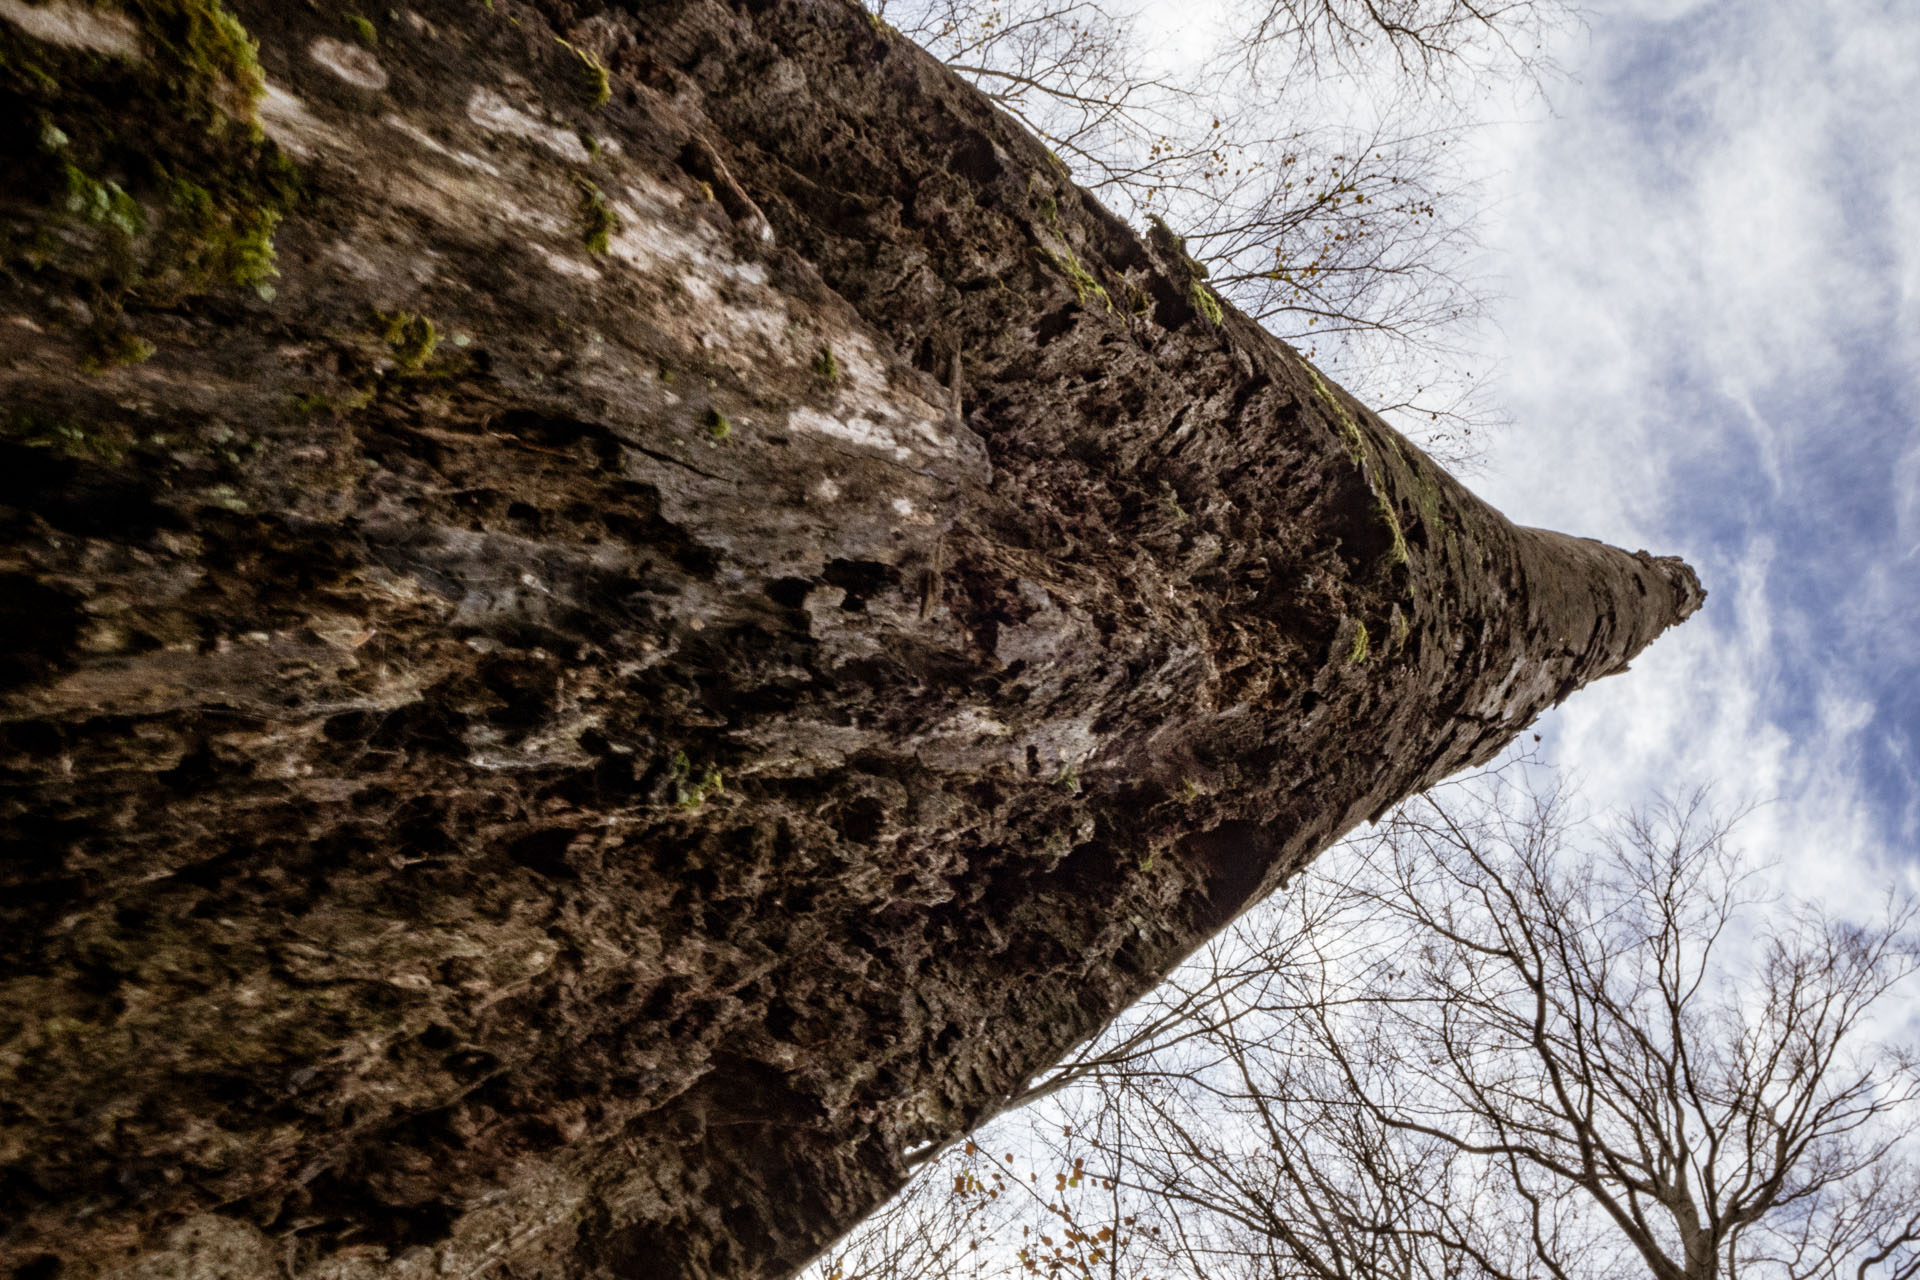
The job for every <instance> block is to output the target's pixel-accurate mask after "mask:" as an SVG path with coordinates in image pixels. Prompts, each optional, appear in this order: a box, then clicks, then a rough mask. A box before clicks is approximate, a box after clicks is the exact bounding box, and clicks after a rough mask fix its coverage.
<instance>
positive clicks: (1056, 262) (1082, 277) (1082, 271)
mask: <svg viewBox="0 0 1920 1280" xmlns="http://www.w3.org/2000/svg"><path fill="white" fill-rule="evenodd" d="M1034 252H1035V253H1037V254H1039V255H1040V256H1041V257H1042V258H1044V259H1046V261H1047V263H1048V264H1049V265H1050V266H1052V267H1053V269H1054V270H1055V271H1057V272H1059V273H1060V274H1061V275H1063V276H1065V277H1066V279H1067V283H1068V284H1070V285H1072V286H1073V296H1074V297H1075V298H1077V299H1078V300H1079V302H1080V305H1081V306H1083V307H1084V306H1086V305H1087V299H1088V298H1098V299H1100V304H1101V305H1102V306H1103V307H1105V308H1106V309H1107V313H1108V314H1109V315H1111V314H1112V313H1113V299H1111V298H1109V297H1108V296H1107V291H1106V290H1105V289H1104V288H1102V287H1101V284H1100V282H1099V281H1098V280H1095V279H1094V278H1093V276H1092V274H1091V273H1089V272H1088V271H1087V269H1086V268H1085V267H1083V266H1081V265H1080V259H1078V258H1076V257H1074V255H1073V250H1071V249H1069V250H1067V252H1066V255H1065V256H1064V257H1063V256H1061V255H1060V254H1057V253H1054V252H1053V251H1052V250H1050V249H1042V248H1039V247H1038V246H1036V247H1035V248H1034Z"/></svg>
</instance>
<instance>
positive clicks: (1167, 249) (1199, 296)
mask: <svg viewBox="0 0 1920 1280" xmlns="http://www.w3.org/2000/svg"><path fill="white" fill-rule="evenodd" d="M1147 239H1148V240H1149V241H1151V242H1152V243H1153V246H1154V247H1155V248H1157V249H1159V250H1160V253H1161V256H1162V257H1165V258H1168V259H1171V260H1172V262H1173V263H1174V264H1175V265H1177V266H1178V267H1180V268H1181V269H1183V270H1184V271H1185V272H1186V274H1187V305H1188V306H1190V307H1192V308H1193V309H1194V310H1195V311H1196V312H1198V313H1199V314H1201V315H1202V316H1205V317H1206V320H1207V323H1208V324H1210V325H1213V326H1214V327H1215V328H1218V327H1219V326H1220V325H1221V324H1223V323H1225V321H1226V318H1227V317H1226V312H1225V311H1224V310H1223V309H1222V308H1221V306H1220V299H1219V297H1218V296H1217V295H1215V293H1214V292H1213V290H1212V289H1210V288H1208V287H1207V284H1206V280H1207V277H1208V275H1209V274H1210V273H1209V272H1208V270H1207V264H1206V263H1204V262H1198V261H1196V260H1195V259H1194V258H1193V257H1192V255H1190V254H1189V253H1188V252H1187V238H1186V237H1185V236H1182V235H1175V234H1174V230H1173V228H1172V227H1169V226H1168V225H1167V222H1166V219H1164V218H1162V217H1160V215H1158V214H1154V213H1150V214H1148V215H1147Z"/></svg>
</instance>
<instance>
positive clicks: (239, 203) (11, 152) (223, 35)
mask: <svg viewBox="0 0 1920 1280" xmlns="http://www.w3.org/2000/svg"><path fill="white" fill-rule="evenodd" d="M101 7H103V8H114V9H117V10H119V11H120V12H122V13H124V14H125V15H126V16H127V18H129V19H130V20H131V21H132V22H133V24H134V26H135V28H136V29H137V31H138V33H139V39H140V44H141V47H142V50H143V54H144V56H143V57H141V58H138V59H128V58H116V57H111V56H108V57H102V56H100V55H97V54H94V53H92V52H89V51H84V50H76V49H68V48H65V47H61V46H55V45H46V44H41V43H40V42H38V41H35V40H33V39H32V38H31V37H28V36H26V35H24V34H23V33H22V32H21V31H20V30H19V29H18V28H16V27H15V26H14V25H13V24H11V23H5V22H0V118H7V119H10V120H19V121H22V122H25V123H26V124H27V126H28V127H27V128H26V129H24V130H20V131H17V132H14V133H12V135H11V137H4V138H0V163H5V165H6V167H7V168H8V169H9V171H10V174H11V175H12V180H13V183H14V186H13V190H12V191H11V192H10V194H13V195H16V196H18V197H20V198H23V199H25V200H28V201H38V202H39V204H40V206H41V207H42V208H43V209H44V210H45V215H44V219H45V220H44V222H43V223H42V224H41V225H40V226H38V227H34V228H31V229H29V230H26V231H24V232H23V233H21V234H19V235H18V236H16V237H15V238H14V239H13V241H12V242H11V243H7V244H5V245H0V253H4V257H5V260H6V265H7V267H9V268H18V267H25V268H26V269H28V270H31V271H34V272H37V273H46V274H43V281H45V280H47V279H49V278H51V279H58V278H59V277H65V278H66V282H67V285H68V287H70V288H71V289H72V291H73V292H75V293H77V294H81V295H83V296H85V297H86V298H87V299H88V301H89V303H90V305H91V306H92V307H93V310H94V312H95V314H96V315H97V316H99V317H101V322H102V324H103V325H104V326H105V330H104V331H105V332H109V333H111V332H114V331H116V330H118V329H119V328H122V327H124V322H122V321H120V320H119V319H118V316H119V314H120V312H121V311H122V310H123V309H124V308H125V307H126V306H127V305H128V304H129V303H132V302H138V303H146V304H153V305H164V306H172V305H177V304H178V303H180V302H181V301H183V300H184V299H186V298H188V297H190V296H193V295H195V294H198V293H202V292H205V291H207V290H209V289H212V288H216V287H220V286H225V285H231V284H239V285H245V286H248V287H251V288H254V289H255V290H257V291H259V292H260V293H261V294H262V295H263V296H271V294H272V289H271V288H270V287H269V286H268V285H267V284H266V281H267V280H268V279H269V278H271V277H272V276H273V274H274V265H273V234H274V232H275V230H276V229H277V227H278V226H279V224H280V222H281V220H282V218H284V216H285V215H286V213H287V212H288V211H289V210H290V209H291V208H292V207H293V204H294V202H295V200H296V199H297V198H298V190H299V183H298V176H297V174H296V173H295V171H294V169H293V166H292V164H291V163H290V162H289V161H288V160H287V158H286V157H285V156H284V155H283V154H282V153H281V152H280V151H279V149H278V148H277V147H275V146H274V144H273V143H272V142H270V141H268V140H267V139H266V137H265V136H264V134H263V133H262V132H261V130H260V127H259V120H258V117H257V113H256V107H257V104H258V102H259V99H260V97H261V95H262V94H263V93H264V92H265V88H266V83H265V80H264V78H263V76H262V74H261V71H260V64H259V60H258V56H257V48H256V46H255V44H254V42H253V40H252V39H251V38H250V37H249V36H248V34H247V32H246V29H245V28H244V27H242V26H241V25H240V23H239V21H238V20H237V19H235V18H234V16H233V15H232V14H230V13H229V12H227V10H226V9H225V8H224V7H223V6H222V5H221V4H220V2H219V0H102V5H101ZM23 144H29V145H23ZM55 232H57V234H55ZM77 232H78V233H79V234H76V233H77ZM43 287H44V284H43Z"/></svg>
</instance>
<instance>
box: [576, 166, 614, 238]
mask: <svg viewBox="0 0 1920 1280" xmlns="http://www.w3.org/2000/svg"><path fill="white" fill-rule="evenodd" d="M574 181H575V182H576V183H578V184H579V186H580V211H581V214H582V216H583V217H585V218H586V220H587V229H586V233H585V234H584V235H583V236H582V237H581V242H582V243H583V244H585V245H586V246H587V252H588V253H593V254H601V253H605V252H607V250H608V249H609V248H611V247H612V244H613V237H614V235H615V234H616V233H618V232H619V230H620V215H619V214H617V213H615V212H614V211H613V206H612V205H611V204H608V203H607V197H606V193H605V192H603V191H601V190H600V188H599V187H598V186H597V185H596V184H594V183H593V182H592V181H590V180H589V179H586V178H578V177H577V178H575V179H574Z"/></svg>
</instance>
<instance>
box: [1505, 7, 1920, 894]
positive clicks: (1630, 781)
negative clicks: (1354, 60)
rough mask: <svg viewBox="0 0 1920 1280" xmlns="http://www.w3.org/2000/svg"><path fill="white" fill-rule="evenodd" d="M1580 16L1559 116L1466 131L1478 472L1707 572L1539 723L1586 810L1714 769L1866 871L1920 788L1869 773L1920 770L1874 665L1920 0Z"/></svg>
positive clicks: (1885, 552) (1906, 343)
mask: <svg viewBox="0 0 1920 1280" xmlns="http://www.w3.org/2000/svg"><path fill="white" fill-rule="evenodd" d="M1591 35H1592V50H1591V54H1590V55H1589V56H1586V71H1585V74H1586V76H1587V80H1586V82H1585V83H1584V84H1581V85H1577V86H1573V87H1571V88H1570V89H1567V90H1565V91H1562V92H1561V93H1559V94H1558V95H1557V97H1558V99H1559V100H1558V102H1557V104H1556V105H1557V107H1558V110H1559V115H1558V117H1557V118H1554V119H1550V120H1546V121H1543V122H1539V123H1536V124H1532V125H1519V126H1512V127H1509V128H1506V129H1504V130H1501V131H1498V132H1496V133H1493V134H1490V135H1489V136H1488V137H1487V138H1486V139H1485V140H1484V141H1483V147H1484V149H1485V152H1486V157H1485V160H1484V162H1483V163H1484V165H1485V167H1486V168H1487V169H1489V170H1492V171H1499V172H1502V173H1504V174H1505V175H1506V177H1505V178H1504V179H1503V182H1504V184H1505V195H1504V199H1503V200H1502V203H1501V212H1500V217H1499V219H1498V222H1497V224H1496V225H1495V226H1494V227H1493V228H1492V230H1491V233H1490V236H1489V240H1490V247H1492V248H1494V249H1495V250H1497V251H1498V252H1499V253H1501V254H1503V255H1506V257H1507V261H1508V276H1509V279H1508V289H1509V293H1510V302H1509V303H1508V305H1507V306H1506V307H1505V308H1504V309H1503V311H1502V313H1501V316H1500V319H1501V325H1502V329H1503V331H1504V332H1505V334H1506V340H1507V343H1508V353H1507V359H1506V363H1505V370H1504V373H1503V375H1502V381H1501V391H1502V393H1503V394H1504V396H1505V398H1506V399H1507V401H1508V403H1509V404H1510V405H1511V407H1512V409H1513V411H1514V413H1515V416H1516V418H1517V420H1518V422H1519V424H1520V425H1519V426H1517V427H1516V428H1515V430H1514V432H1513V433H1512V435H1511V436H1509V437H1506V438H1503V439H1500V440H1497V441H1496V442H1495V443H1494V445H1493V448H1492V450H1491V453H1492V457H1491V458H1490V460H1489V468H1488V473H1487V475H1486V477H1485V479H1484V480H1483V482H1482V484H1481V485H1480V486H1479V487H1480V488H1481V489H1482V490H1483V491H1484V492H1485V493H1486V495H1487V496H1488V497H1489V498H1490V500H1492V501H1493V502H1494V503H1495V505H1497V506H1500V507H1501V508H1502V509H1504V510H1506V511H1507V512H1508V513H1509V514H1510V515H1512V516H1513V517H1514V518H1516V519H1517V520H1520V521H1521V522H1523V523H1539V524H1552V525H1554V526H1555V527H1559V528H1564V529H1568V530H1569V531H1571V532H1576V533H1583V534H1591V535H1593V536H1598V537H1603V538H1606V539H1608V540H1609V541H1613V542H1616V543H1621V544H1624V545H1626V546H1628V547H1630V548H1631V547H1639V546H1646V547H1649V548H1651V549H1653V550H1656V551H1661V552H1673V551H1678V552H1680V553H1682V554H1686V555H1688V556H1689V557H1690V558H1692V559H1694V561H1695V563H1696V564H1697V565H1698V566H1699V567H1700V568H1701V570H1702V574H1703V577H1704V579H1705V580H1706V583H1707V586H1708V588H1709V590H1710V592H1711V593H1712V595H1711V598H1710V599H1709V602H1708V606H1707V609H1706V610H1705V611H1704V612H1703V613H1702V614H1701V615H1700V616H1698V617H1696V618H1695V619H1694V620H1693V621H1691V622H1690V623H1688V624H1687V625H1686V626H1685V627H1683V628H1681V629H1680V630H1679V631H1677V632H1675V633H1673V634H1672V635H1669V636H1668V637H1666V638H1664V639H1663V640H1661V641H1660V642H1659V643H1658V644H1656V645H1655V646H1654V648H1653V649H1652V650H1650V651H1649V652H1648V653H1647V654H1646V655H1644V656H1643V657H1642V658H1641V660H1640V661H1639V662H1638V663H1636V664H1635V670H1634V671H1633V672H1632V673H1631V674H1630V675H1628V676H1626V677H1624V678H1622V679H1619V680H1610V681H1606V682H1604V683H1602V684H1600V685H1597V686H1595V687H1593V688H1592V689H1589V690H1586V691H1584V692H1582V693H1581V694H1579V695H1577V696H1576V697H1575V698H1574V699H1573V700H1572V701H1571V702H1570V704H1569V706H1568V707H1567V708H1565V709H1564V710H1562V711H1561V712H1558V713H1556V714H1555V715H1554V716H1552V717H1550V718H1549V720H1548V721H1546V722H1545V732H1546V734H1547V739H1548V742H1547V746H1548V748H1549V750H1550V752H1551V753H1552V754H1553V756H1554V757H1556V758H1557V759H1559V760H1561V761H1564V762H1566V763H1567V764H1569V765H1571V766H1572V767H1573V768H1574V769H1575V770H1576V771H1577V772H1578V773H1579V774H1580V775H1582V776H1583V777H1584V778H1585V779H1586V781H1587V784H1588V786H1589V788H1590V790H1591V791H1592V792H1593V798H1594V800H1595V801H1596V802H1597V803H1599V804H1603V805H1606V804H1612V805H1619V804H1628V803H1633V802H1635V801H1637V800H1640V799H1642V798H1644V797H1645V796H1646V795H1647V794H1649V792H1650V791H1651V790H1653V789H1656V788H1657V787H1659V786H1660V785H1662V784H1663V783H1665V784H1672V783H1675V782H1680V783H1689V782H1711V783H1712V784H1713V785H1714V786H1715V789H1716V791H1717V792H1718V793H1719V794H1720V795H1721V797H1722V798H1723V799H1725V800H1729V801H1738V800H1747V801H1763V802H1766V803H1765V804H1764V805H1763V806H1762V807H1760V808H1759V809H1757V810H1756V811H1755V812H1754V813H1753V814H1752V816H1751V817H1750V818H1749V819H1748V821H1747V823H1746V825H1745V828H1744V830H1745V833H1746V838H1747V840H1748V842H1749V844H1750V845H1752V846H1754V847H1756V848H1757V849H1758V850H1759V851H1761V852H1762V853H1764V854H1766V855H1767V856H1771V857H1776V858H1779V859H1782V860H1784V861H1786V862H1788V863H1789V864H1791V865H1795V866H1799V867H1802V868H1805V867H1808V866H1812V865H1818V866H1819V867H1820V868H1822V870H1823V872H1824V873H1825V874H1823V877H1822V878H1823V880H1826V881H1829V882H1831V883H1834V884H1841V883H1852V884H1876V883H1880V884H1883V883H1885V879H1886V876H1887V874H1888V872H1887V871H1886V869H1885V867H1884V866H1882V867H1880V868H1879V869H1878V870H1871V869H1869V868H1870V867H1871V866H1872V865H1874V864H1876V862H1877V860H1880V859H1883V858H1884V857H1885V856H1886V855H1887V854H1888V853H1890V852H1894V851H1889V850H1887V849H1885V848H1883V847H1882V846H1881V844H1880V843H1879V834H1878V833H1879V832H1882V831H1884V830H1885V829H1886V827H1887V824H1888V823H1889V822H1891V823H1892V824H1894V826H1895V828H1896V829H1897V827H1898V824H1899V823H1901V822H1902V821H1904V822H1906V823H1908V824H1912V823H1913V822H1914V817H1913V813H1914V805H1913V802H1912V801H1911V800H1909V801H1908V802H1907V803H1906V813H1905V815H1904V817H1903V816H1902V814H1900V813H1898V812H1893V813H1890V812H1888V810H1889V809H1890V808H1898V807H1899V804H1898V802H1897V801H1890V800H1889V798H1888V796H1887V795H1886V794H1885V793H1884V788H1883V793H1882V794H1879V795H1875V794H1871V793H1870V792H1869V790H1868V788H1867V787H1866V785H1865V784H1864V783H1863V781H1862V778H1863V772H1864V766H1865V765H1866V764H1867V763H1872V764H1875V765H1883V766H1885V767H1884V768H1883V769H1882V773H1883V774H1884V773H1886V772H1888V771H1889V770H1890V771H1892V772H1893V773H1895V774H1897V773H1898V772H1899V771H1900V770H1902V769H1904V770H1905V771H1907V773H1908V775H1909V776H1911V774H1912V772H1913V771H1914V769H1915V768H1916V765H1917V764H1920V762H1916V761H1913V760H1910V759H1906V758H1905V756H1904V755H1903V754H1902V753H1908V754H1910V753H1911V750H1912V744H1911V743H1905V742H1902V741H1901V740H1899V739H1898V738H1897V737H1896V738H1889V737H1888V735H1887V732H1886V722H1885V717H1884V716H1882V717H1881V718H1880V719H1879V720H1877V721H1876V719H1875V716H1876V713H1879V712H1884V711H1886V710H1887V709H1888V708H1887V705H1886V701H1887V695H1886V694H1884V693H1878V694H1877V693H1876V692H1875V690H1874V689H1873V688H1872V687H1870V685H1869V684H1868V683H1866V682H1865V677H1864V676H1863V674H1862V673H1863V672H1864V671H1867V670H1869V669H1870V667H1871V665H1872V664H1871V663H1869V662H1866V661H1864V660H1863V658H1862V655H1863V654H1867V653H1874V654H1878V655H1881V656H1883V657H1885V658H1887V659H1890V660H1892V661H1893V662H1894V663H1896V664H1898V663H1905V664H1906V665H1907V666H1908V667H1909V668H1911V667H1912V666H1914V665H1915V664H1916V662H1920V651H1917V642H1916V639H1915V634H1916V629H1915V626H1914V623H1915V620H1916V618H1920V591H1917V589H1916V585H1915V583H1916V581H1920V575H1917V574H1916V573H1915V569H1916V567H1917V566H1916V562H1920V430H1916V427H1915V424H1914V423H1913V422H1912V420H1911V418H1912V415H1911V413H1908V414H1906V415H1905V416H1904V417H1903V416H1902V415H1901V414H1900V413H1899V412H1898V409H1897V406H1898V405H1899V404H1900V403H1902V402H1903V401H1904V403H1906V404H1908V405H1909V406H1911V405H1913V404H1916V403H1920V302H1916V297H1917V296H1920V190H1917V189H1916V186H1917V185H1920V130H1915V129H1914V128H1913V127H1912V124H1911V113H1912V110H1913V107H1912V104H1913V102H1914V101H1916V100H1917V99H1920V10H1916V9H1915V8H1913V7H1912V6H1910V5H1897V4H1881V3H1872V2H1870V0H1825V2H1824V3H1818V4H1814V5H1810V6H1808V5H1792V4H1787V3H1784V2H1783V0H1769V2H1768V3H1765V4H1761V3H1734V2H1733V0H1714V2H1706V0H1703V2H1701V3H1691V4H1667V5H1662V4H1651V3H1648V4H1631V5H1627V6H1624V7H1621V6H1614V7H1611V8H1609V9H1608V10H1607V11H1605V12H1603V13H1597V14H1594V15H1593V16H1592V17H1591ZM1569 48H1570V52H1569V54H1568V57H1567V61H1569V62H1574V61H1578V60H1580V58H1581V57H1582V56H1583V55H1581V54H1580V53H1579V51H1577V50H1572V49H1571V46H1570V47H1569ZM1863 405H1865V406H1867V408H1863V407H1862V406H1863ZM1874 405H1879V406H1880V410H1879V412H1880V417H1879V418H1878V419H1876V421H1875V422H1873V423H1868V422H1864V421H1862V418H1861V415H1862V414H1864V413H1866V412H1868V410H1869V409H1870V408H1871V407H1872V406H1874ZM1870 428H1871V429H1870ZM1903 431H1904V432H1906V433H1907V434H1906V435H1905V437H1904V439H1903V438H1901V436H1900V433H1901V432H1903ZM1889 448H1890V449H1891V452H1890V453H1888V454H1887V456H1873V455H1871V454H1870V453H1868V452H1867V451H1869V450H1881V451H1886V450H1888V449H1889ZM1843 464H1844V465H1843ZM1889 475H1890V476H1891V477H1892V482H1891V483H1890V484H1884V485H1883V482H1884V481H1885V478H1886V477H1888V476H1889ZM1848 476H1867V477H1870V478H1871V479H1872V480H1873V481H1874V486H1873V487H1872V488H1871V490H1870V491H1866V490H1863V491H1862V492H1861V493H1859V494H1857V495H1853V497H1854V501H1855V509H1848V510H1832V509H1826V508H1823V507H1819V506H1816V505H1814V504H1816V502H1825V501H1828V500H1829V499H1828V498H1827V497H1824V496H1819V497H1817V496H1816V495H1827V494H1828V493H1829V491H1830V490H1833V489H1835V488H1836V487H1840V485H1839V481H1840V480H1844V478H1845V477H1848ZM1836 477H1837V478H1838V479H1836ZM1815 480H1822V481H1824V482H1825V484H1824V485H1819V484H1814V483H1812V482H1813V481H1815ZM1839 500H1840V501H1841V502H1842V503H1845V502H1846V501H1847V495H1846V494H1845V493H1844V492H1843V493H1842V494H1841V497H1840V499H1839ZM1880 503H1887V504H1890V505H1891V509H1890V510H1880V509H1879V507H1878V505H1877V504H1880ZM1889 531H1891V535H1890V536H1889ZM1881 538H1886V539H1887V540H1886V541H1885V542H1880V541H1877V540H1878V539H1881ZM1676 544H1678V545H1676ZM1816 556H1819V557H1822V561H1821V562H1819V563H1816V562H1815V557H1816ZM1836 556H1837V557H1839V558H1838V559H1828V558H1829V557H1836ZM1823 575H1824V576H1823ZM1835 575H1844V580H1842V581H1834V580H1833V579H1834V577H1835ZM1814 587H1818V588H1819V590H1813V589H1812V588H1814ZM1816 600H1818V601H1840V602H1841V604H1840V606H1839V607H1838V608H1834V607H1833V606H1831V605H1828V606H1826V608H1825V609H1824V611H1814V609H1815V608H1816V606H1814V605H1811V604H1810V603H1809V602H1810V601H1816ZM1893 669H1896V670H1897V669H1898V667H1897V665H1896V666H1895V667H1894V668H1893ZM1898 852H1901V853H1905V854H1908V855H1909V856H1910V854H1911V851H1910V850H1901V851H1898ZM1815 859H1817V860H1818V861H1817V864H1816V863H1815V862H1814V861H1812V860H1815ZM1842 866H1851V867H1852V868H1853V869H1854V870H1855V871H1856V872H1857V873H1858V874H1857V875H1855V876H1853V877H1851V878H1849V877H1845V876H1838V877H1836V876H1835V875H1834V874H1833V873H1834V872H1835V871H1837V870H1838V869H1839V868H1841V867H1842Z"/></svg>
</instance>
